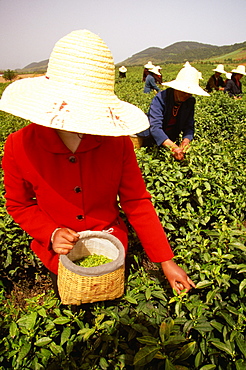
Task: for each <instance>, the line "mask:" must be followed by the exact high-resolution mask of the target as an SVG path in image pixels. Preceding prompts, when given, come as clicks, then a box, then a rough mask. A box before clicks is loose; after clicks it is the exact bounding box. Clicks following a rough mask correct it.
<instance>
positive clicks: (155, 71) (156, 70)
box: [149, 67, 161, 76]
mask: <svg viewBox="0 0 246 370" xmlns="http://www.w3.org/2000/svg"><path fill="white" fill-rule="evenodd" d="M149 72H152V73H154V74H155V75H158V76H161V74H160V72H159V69H158V68H157V67H153V68H150V69H149Z"/></svg>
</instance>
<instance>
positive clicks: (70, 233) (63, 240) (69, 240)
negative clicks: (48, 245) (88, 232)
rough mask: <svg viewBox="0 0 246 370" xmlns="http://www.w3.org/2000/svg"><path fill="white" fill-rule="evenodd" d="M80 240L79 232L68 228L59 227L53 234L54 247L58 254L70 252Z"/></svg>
mask: <svg viewBox="0 0 246 370" xmlns="http://www.w3.org/2000/svg"><path fill="white" fill-rule="evenodd" d="M78 240H79V234H78V233H77V232H76V231H74V230H71V229H68V228H61V229H57V230H56V232H55V234H54V235H53V243H52V248H53V250H54V251H55V252H56V253H58V254H68V253H69V252H70V251H71V249H73V246H74V244H75V243H76V242H77V241H78Z"/></svg>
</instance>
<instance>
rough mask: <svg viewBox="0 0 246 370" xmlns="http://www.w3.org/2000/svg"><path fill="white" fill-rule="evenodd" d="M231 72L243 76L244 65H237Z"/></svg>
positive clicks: (245, 73)
mask: <svg viewBox="0 0 246 370" xmlns="http://www.w3.org/2000/svg"><path fill="white" fill-rule="evenodd" d="M231 72H232V73H238V74H240V75H244V76H245V75H246V72H245V66H244V65H239V66H237V68H236V69H233V70H232V71H231Z"/></svg>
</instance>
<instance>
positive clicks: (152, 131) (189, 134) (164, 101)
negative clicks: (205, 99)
mask: <svg viewBox="0 0 246 370" xmlns="http://www.w3.org/2000/svg"><path fill="white" fill-rule="evenodd" d="M199 79H201V73H200V72H199V71H197V69H195V68H194V67H192V66H191V65H190V64H189V62H186V64H185V65H184V67H183V68H182V69H181V70H180V71H179V73H178V75H177V77H176V79H175V80H173V81H170V82H165V83H163V85H165V86H168V88H167V89H166V90H163V91H160V92H159V93H158V94H157V95H156V96H155V97H154V98H153V100H152V102H151V105H150V108H149V112H148V117H149V123H150V128H149V129H147V130H145V131H143V132H141V133H139V134H138V136H143V137H148V138H151V139H152V140H153V141H154V142H155V143H156V144H157V145H158V146H164V147H167V148H169V149H170V150H171V151H172V155H173V157H174V158H175V159H177V160H182V159H184V156H185V151H186V149H187V147H188V146H189V143H190V142H191V140H192V139H193V137H194V107H195V98H194V97H193V96H192V94H195V95H203V96H209V94H208V93H207V92H206V91H204V90H203V89H202V88H201V87H200V86H199ZM180 134H182V140H181V142H180V140H179V139H180Z"/></svg>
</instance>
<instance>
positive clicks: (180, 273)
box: [161, 260, 196, 294]
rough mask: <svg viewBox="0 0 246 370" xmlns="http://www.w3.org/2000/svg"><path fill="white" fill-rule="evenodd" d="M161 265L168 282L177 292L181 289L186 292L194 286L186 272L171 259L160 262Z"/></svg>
mask: <svg viewBox="0 0 246 370" xmlns="http://www.w3.org/2000/svg"><path fill="white" fill-rule="evenodd" d="M161 267H162V270H163V272H164V274H165V276H166V278H167V280H168V281H169V284H170V285H171V287H172V288H173V289H175V290H176V292H177V293H178V294H180V293H181V290H184V289H185V290H186V291H187V292H188V291H189V290H190V289H191V288H192V287H193V288H195V287H196V286H195V283H193V281H192V280H191V279H190V278H189V277H188V276H187V274H186V272H185V271H184V270H183V269H182V268H181V267H179V266H178V265H177V264H176V263H175V262H174V261H173V260H169V261H165V262H161Z"/></svg>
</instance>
